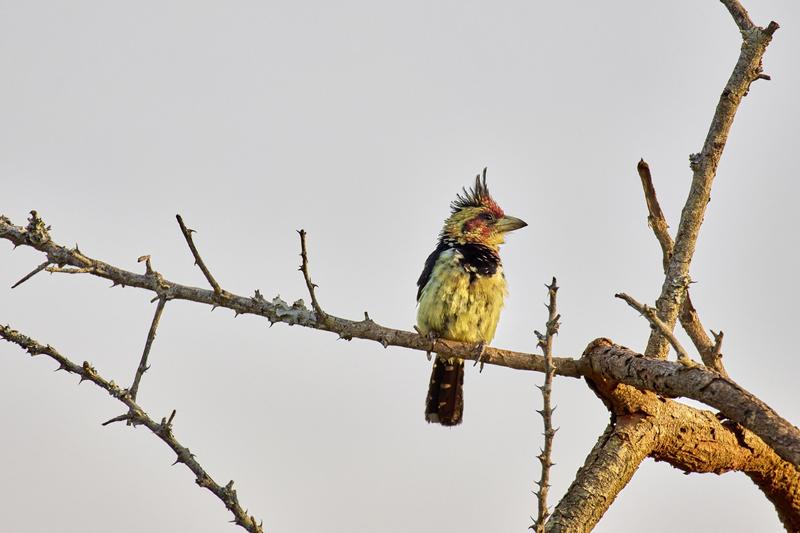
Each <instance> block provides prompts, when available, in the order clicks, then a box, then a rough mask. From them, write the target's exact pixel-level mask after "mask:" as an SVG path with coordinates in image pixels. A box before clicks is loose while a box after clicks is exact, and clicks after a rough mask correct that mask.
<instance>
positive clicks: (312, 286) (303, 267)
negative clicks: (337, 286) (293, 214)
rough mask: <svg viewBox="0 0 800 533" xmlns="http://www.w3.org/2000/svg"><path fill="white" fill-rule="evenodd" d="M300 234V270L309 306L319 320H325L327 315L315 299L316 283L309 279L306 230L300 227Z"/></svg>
mask: <svg viewBox="0 0 800 533" xmlns="http://www.w3.org/2000/svg"><path fill="white" fill-rule="evenodd" d="M297 233H298V234H299V235H300V269H299V270H300V272H302V273H303V279H304V280H305V281H306V287H307V288H308V294H309V296H311V307H312V308H313V309H314V312H315V313H316V314H317V318H318V319H319V320H320V321H323V322H324V321H325V319H326V318H327V317H328V315H327V313H325V311H323V310H322V307H320V305H319V301H317V291H316V288H317V284H316V283H314V282H313V281H311V274H310V273H309V272H308V251H307V249H306V230H304V229H301V230H299V231H298V232H297Z"/></svg>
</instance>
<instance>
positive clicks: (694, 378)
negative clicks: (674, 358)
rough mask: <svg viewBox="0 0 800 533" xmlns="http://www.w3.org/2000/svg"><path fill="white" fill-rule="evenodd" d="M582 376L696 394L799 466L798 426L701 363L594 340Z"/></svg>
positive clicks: (657, 390) (695, 397)
mask: <svg viewBox="0 0 800 533" xmlns="http://www.w3.org/2000/svg"><path fill="white" fill-rule="evenodd" d="M581 361H582V362H583V363H585V366H582V367H581V371H582V372H583V373H584V376H586V377H587V378H590V379H592V380H595V381H597V380H611V381H613V382H617V383H624V384H626V385H631V386H632V387H636V388H638V389H641V390H646V391H653V392H655V393H657V394H660V395H662V396H666V397H668V398H677V397H684V398H692V399H693V400H697V401H699V402H703V403H704V404H706V405H709V406H711V407H714V408H716V409H718V410H719V411H720V413H722V414H723V415H724V416H725V417H727V418H729V419H730V420H733V421H734V422H738V423H740V424H741V425H743V426H744V427H746V428H747V429H749V430H750V431H752V432H753V433H755V434H756V435H758V436H759V437H760V438H761V439H763V440H764V442H766V443H767V444H768V445H769V446H770V447H771V448H772V449H773V450H775V452H776V453H777V454H778V455H779V456H780V457H782V458H783V459H785V460H786V461H788V462H789V463H791V464H793V465H795V466H797V467H799V468H800V429H798V428H796V427H795V426H793V425H792V424H790V423H789V422H788V421H786V420H785V419H783V418H781V417H780V416H779V415H778V414H777V413H776V412H775V411H774V410H773V409H772V408H771V407H770V406H768V405H767V404H766V403H764V402H763V401H762V400H760V399H759V398H757V397H756V396H754V395H753V394H751V393H749V392H748V391H746V390H745V389H743V388H742V387H740V386H739V385H737V384H736V383H734V382H733V381H731V380H730V379H727V378H724V377H722V376H720V375H719V374H718V373H716V372H713V371H710V370H706V369H704V368H702V367H693V368H689V367H686V366H683V365H680V364H675V363H671V362H668V361H659V360H656V359H651V358H648V357H642V356H641V355H640V354H637V353H635V352H633V351H631V350H629V349H628V348H625V347H624V346H618V345H615V344H613V343H612V342H611V341H610V340H608V339H602V338H601V339H595V340H594V341H592V342H591V343H589V346H588V347H587V348H586V351H585V352H584V357H583V358H582V359H581Z"/></svg>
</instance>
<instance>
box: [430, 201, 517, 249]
mask: <svg viewBox="0 0 800 533" xmlns="http://www.w3.org/2000/svg"><path fill="white" fill-rule="evenodd" d="M486 203H487V205H483V206H480V207H463V208H461V209H459V210H458V211H456V212H455V213H453V214H452V215H450V218H448V219H447V220H446V221H445V223H444V228H443V229H442V236H443V237H445V238H447V239H449V240H452V241H454V242H457V243H459V244H482V245H484V246H489V247H491V248H498V247H499V246H500V245H501V244H503V243H504V242H505V234H506V233H508V232H509V231H514V230H515V229H519V228H524V227H525V226H527V224H526V223H525V222H523V221H522V220H520V219H518V218H515V217H512V216H508V215H506V214H505V213H503V210H502V209H500V207H499V206H498V205H497V204H496V203H494V202H493V201H488V202H486Z"/></svg>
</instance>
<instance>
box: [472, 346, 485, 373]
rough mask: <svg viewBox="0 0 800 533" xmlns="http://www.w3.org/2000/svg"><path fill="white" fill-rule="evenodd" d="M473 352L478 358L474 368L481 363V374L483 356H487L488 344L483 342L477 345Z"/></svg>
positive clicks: (479, 371)
mask: <svg viewBox="0 0 800 533" xmlns="http://www.w3.org/2000/svg"><path fill="white" fill-rule="evenodd" d="M473 351H474V353H475V355H476V356H477V358H476V359H475V363H474V364H473V365H472V366H475V365H477V364H478V363H480V365H481V366H480V367H479V368H478V373H479V374H480V373H481V372H483V356H484V355H486V343H485V342H483V341H481V342H479V343H477V344H476V345H475V347H474V348H473Z"/></svg>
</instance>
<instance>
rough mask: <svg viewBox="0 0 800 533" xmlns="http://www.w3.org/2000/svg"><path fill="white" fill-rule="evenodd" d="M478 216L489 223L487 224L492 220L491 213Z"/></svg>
mask: <svg viewBox="0 0 800 533" xmlns="http://www.w3.org/2000/svg"><path fill="white" fill-rule="evenodd" d="M478 216H479V218H482V219H483V220H486V221H489V222H491V221H493V220H494V215H493V214H491V213H481V214H480V215H478Z"/></svg>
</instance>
